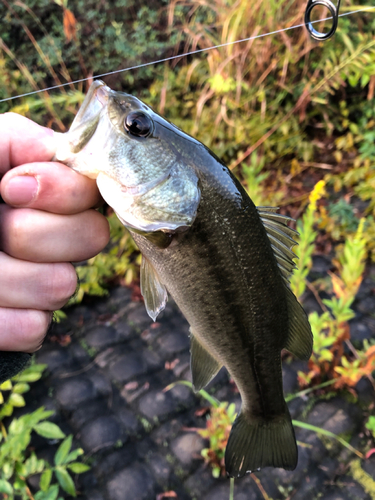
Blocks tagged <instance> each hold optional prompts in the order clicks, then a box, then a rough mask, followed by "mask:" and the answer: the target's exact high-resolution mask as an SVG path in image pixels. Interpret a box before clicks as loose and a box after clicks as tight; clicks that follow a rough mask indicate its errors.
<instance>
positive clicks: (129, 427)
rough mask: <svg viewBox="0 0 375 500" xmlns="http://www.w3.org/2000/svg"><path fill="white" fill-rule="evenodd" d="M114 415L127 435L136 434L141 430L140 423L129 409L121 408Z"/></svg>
mask: <svg viewBox="0 0 375 500" xmlns="http://www.w3.org/2000/svg"><path fill="white" fill-rule="evenodd" d="M116 415H117V417H118V418H119V420H120V422H121V423H122V425H123V427H124V429H125V430H126V432H127V433H128V434H129V435H132V434H138V433H140V432H141V431H142V425H141V424H140V422H139V420H138V419H137V417H136V415H135V414H134V413H133V412H132V411H131V410H127V409H126V408H121V409H120V410H118V411H116Z"/></svg>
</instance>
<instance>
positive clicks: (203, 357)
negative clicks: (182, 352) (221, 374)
mask: <svg viewBox="0 0 375 500" xmlns="http://www.w3.org/2000/svg"><path fill="white" fill-rule="evenodd" d="M190 342H191V344H190V355H191V359H190V367H191V374H192V378H193V386H194V390H195V392H198V391H200V390H201V389H203V388H204V387H206V385H207V384H208V383H209V382H210V381H211V380H212V379H213V378H214V376H215V375H216V374H217V372H218V371H219V370H220V368H221V367H222V364H221V363H220V362H219V361H217V360H216V359H215V358H214V357H213V356H211V354H210V353H209V352H208V351H207V349H205V348H204V347H203V346H202V344H201V343H200V342H199V341H198V340H197V338H196V336H195V335H194V332H193V330H192V329H190Z"/></svg>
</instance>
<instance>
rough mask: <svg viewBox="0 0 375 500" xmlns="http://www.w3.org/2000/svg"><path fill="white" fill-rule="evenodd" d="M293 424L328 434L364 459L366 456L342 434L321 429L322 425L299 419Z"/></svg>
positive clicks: (324, 434)
mask: <svg viewBox="0 0 375 500" xmlns="http://www.w3.org/2000/svg"><path fill="white" fill-rule="evenodd" d="M292 423H293V425H295V426H296V427H302V429H306V430H308V431H313V432H316V433H317V434H323V436H327V437H330V438H333V439H336V440H337V441H338V442H339V443H341V444H342V445H343V446H345V448H348V450H350V451H352V452H353V453H355V454H356V455H357V456H358V457H359V458H362V459H364V458H365V456H364V455H363V454H362V453H361V452H360V451H358V450H356V449H355V448H354V447H353V446H352V445H351V444H349V443H348V442H347V441H345V439H342V438H341V437H340V436H337V435H336V434H334V433H333V432H330V431H326V430H325V429H321V428H320V427H315V425H310V424H307V423H306V422H300V421H299V420H292Z"/></svg>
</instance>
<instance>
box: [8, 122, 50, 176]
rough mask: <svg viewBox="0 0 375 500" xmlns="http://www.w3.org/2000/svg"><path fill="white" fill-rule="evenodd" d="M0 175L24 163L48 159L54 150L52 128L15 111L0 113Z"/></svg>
mask: <svg viewBox="0 0 375 500" xmlns="http://www.w3.org/2000/svg"><path fill="white" fill-rule="evenodd" d="M0 138H1V141H0V177H1V176H2V175H3V174H5V172H7V171H8V170H9V169H11V168H13V167H16V166H18V165H22V164H24V163H32V162H39V161H41V162H43V161H50V160H51V159H52V157H53V155H54V154H55V151H56V140H55V138H54V132H53V130H51V129H49V128H46V127H42V126H40V125H38V124H37V123H35V122H33V121H32V120H29V119H28V118H25V117H24V116H21V115H18V114H16V113H4V114H2V115H0Z"/></svg>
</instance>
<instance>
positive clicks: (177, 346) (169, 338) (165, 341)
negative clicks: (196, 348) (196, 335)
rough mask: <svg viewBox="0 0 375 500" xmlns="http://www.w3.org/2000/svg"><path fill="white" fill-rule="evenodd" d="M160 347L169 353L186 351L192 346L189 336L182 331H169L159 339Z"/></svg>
mask: <svg viewBox="0 0 375 500" xmlns="http://www.w3.org/2000/svg"><path fill="white" fill-rule="evenodd" d="M157 342H158V344H159V346H160V349H162V351H163V353H166V354H167V355H171V354H177V353H179V352H182V351H185V350H187V349H188V348H189V346H190V341H189V337H188V336H187V335H185V334H183V333H181V332H178V331H172V332H167V333H165V334H164V335H162V336H161V337H159V338H158V340H157Z"/></svg>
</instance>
